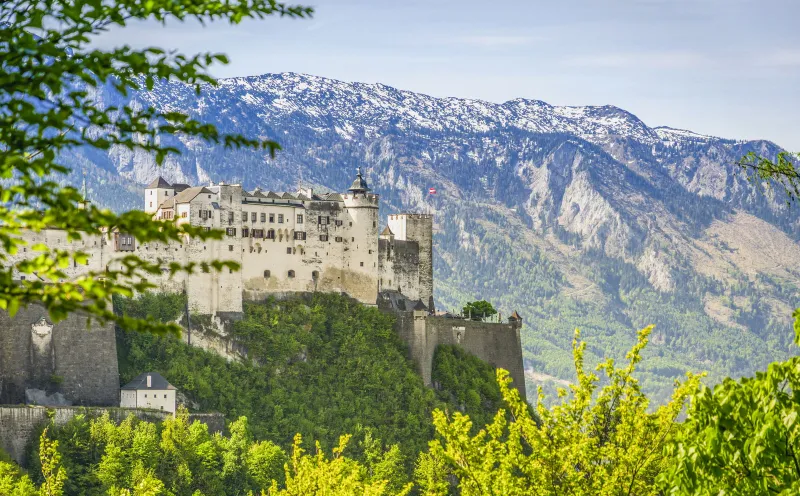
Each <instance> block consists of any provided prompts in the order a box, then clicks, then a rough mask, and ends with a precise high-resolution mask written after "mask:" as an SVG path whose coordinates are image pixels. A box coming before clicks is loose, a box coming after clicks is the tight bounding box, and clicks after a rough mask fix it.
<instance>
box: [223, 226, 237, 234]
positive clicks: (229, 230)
mask: <svg viewBox="0 0 800 496" xmlns="http://www.w3.org/2000/svg"><path fill="white" fill-rule="evenodd" d="M225 234H227V235H228V236H236V228H235V227H229V228H227V229H225Z"/></svg>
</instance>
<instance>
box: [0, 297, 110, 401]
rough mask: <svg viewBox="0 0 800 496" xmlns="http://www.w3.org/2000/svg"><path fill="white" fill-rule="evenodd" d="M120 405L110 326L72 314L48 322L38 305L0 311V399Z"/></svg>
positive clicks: (44, 311)
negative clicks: (11, 315)
mask: <svg viewBox="0 0 800 496" xmlns="http://www.w3.org/2000/svg"><path fill="white" fill-rule="evenodd" d="M22 403H39V404H49V405H53V404H61V405H91V406H112V405H116V404H119V370H118V368H117V341H116V339H115V335H114V325H113V324H112V323H108V324H105V325H100V324H98V323H97V322H92V323H91V325H87V318H86V316H83V315H78V314H71V315H70V316H69V317H67V318H66V319H65V320H63V321H61V322H57V323H52V322H51V321H50V320H49V316H48V313H47V310H45V309H44V308H43V307H42V306H40V305H29V306H28V307H27V308H21V309H20V310H19V311H18V312H17V314H16V315H15V316H14V317H13V318H11V317H10V316H9V314H8V313H6V312H0V404H22Z"/></svg>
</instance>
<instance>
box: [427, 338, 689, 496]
mask: <svg viewBox="0 0 800 496" xmlns="http://www.w3.org/2000/svg"><path fill="white" fill-rule="evenodd" d="M650 331H651V328H646V329H643V330H642V331H640V332H639V339H638V342H637V344H636V345H635V346H634V347H633V348H632V349H631V351H630V352H629V353H628V355H627V359H628V364H627V366H625V367H624V368H617V367H616V366H615V364H614V361H613V360H607V361H605V362H603V363H601V364H600V365H599V366H598V370H599V371H603V372H604V373H605V375H606V379H607V381H606V382H607V383H606V385H605V386H603V387H602V388H600V389H599V390H598V381H599V378H598V376H596V375H595V374H593V373H586V372H585V371H584V351H585V349H586V343H579V342H578V338H579V334H578V333H577V332H576V335H575V339H574V341H573V354H574V360H575V371H576V374H577V376H578V382H577V383H576V384H575V385H573V386H571V388H570V389H571V393H572V395H571V397H570V398H569V399H566V400H564V402H563V403H562V404H561V405H557V406H555V407H553V408H551V409H548V408H546V407H545V406H544V402H543V401H542V398H541V392H540V398H539V403H538V407H537V414H538V415H539V417H540V422H539V423H537V422H536V421H535V420H534V418H533V417H532V416H531V415H530V413H529V411H528V408H527V405H526V404H525V403H524V402H523V401H521V399H520V397H519V392H518V391H517V390H516V389H513V388H510V387H509V384H510V380H509V378H508V373H507V372H505V371H502V370H499V371H498V375H497V377H498V382H499V383H500V388H501V391H502V395H503V398H504V400H505V401H506V402H507V403H508V405H509V407H510V409H511V412H512V414H513V419H512V420H511V421H508V420H507V417H506V414H505V411H503V410H499V411H498V413H497V415H496V416H495V418H494V421H493V422H492V423H490V424H488V425H487V426H486V427H485V428H483V429H481V430H480V431H479V432H478V433H477V434H475V435H472V434H471V433H470V432H471V430H472V421H471V420H470V418H469V417H468V416H465V415H462V414H460V413H456V414H454V415H453V416H452V417H451V418H448V416H447V415H446V414H445V413H443V412H442V411H438V410H437V411H436V412H434V424H435V425H436V430H437V433H438V434H439V435H440V436H441V441H436V442H433V443H431V447H430V455H429V456H430V457H431V458H434V459H439V460H443V461H444V463H445V464H446V466H447V468H448V469H449V470H450V471H451V472H452V473H453V475H454V476H455V477H456V478H457V479H458V491H459V493H460V494H463V495H465V496H466V495H487V494H497V495H500V494H503V495H531V494H536V495H561V494H637V495H642V494H658V490H657V488H656V486H655V478H656V477H657V476H658V474H659V473H660V471H661V470H662V469H663V468H664V467H665V466H666V465H667V463H668V461H669V459H668V458H667V457H666V456H665V455H664V454H663V453H662V448H663V447H664V445H665V444H666V443H667V442H669V441H670V439H671V438H672V436H674V435H675V432H676V430H677V428H678V424H677V423H676V419H677V417H678V414H679V413H680V412H681V410H682V409H683V406H684V404H685V402H686V400H687V398H688V397H689V396H690V395H691V393H692V392H693V391H694V390H696V388H697V386H698V384H699V380H700V376H697V375H688V376H687V380H686V381H685V382H684V383H683V384H681V385H679V386H678V387H677V388H676V389H675V391H674V393H673V397H672V400H671V401H670V402H669V403H667V404H666V405H663V406H661V407H659V408H658V409H656V411H655V412H654V413H649V412H648V409H649V406H650V405H649V401H648V400H647V397H646V396H645V395H644V394H643V393H642V392H641V390H640V388H639V385H638V383H637V381H636V379H635V378H634V377H633V372H634V369H635V367H636V364H638V363H639V361H640V360H641V351H642V349H643V348H644V347H645V345H646V344H647V337H648V336H649V334H650ZM566 395H567V392H566V391H565V390H562V391H561V392H560V393H559V396H560V397H562V398H563V397H565V396H566ZM426 494H431V495H433V494H446V492H445V491H444V490H443V489H442V487H441V485H440V486H438V489H437V488H436V485H431V487H429V488H428V490H427V491H426Z"/></svg>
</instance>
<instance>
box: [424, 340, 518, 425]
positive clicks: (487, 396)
mask: <svg viewBox="0 0 800 496" xmlns="http://www.w3.org/2000/svg"><path fill="white" fill-rule="evenodd" d="M431 377H432V379H433V383H434V386H435V388H436V394H437V395H438V396H439V398H440V399H442V400H443V401H445V402H447V403H454V404H455V405H457V406H458V411H460V412H461V413H463V414H465V415H468V416H469V417H470V418H471V419H472V421H473V424H475V425H476V426H482V425H485V424H488V423H489V422H491V421H492V417H493V416H494V413H495V412H496V411H497V410H498V408H500V407H501V406H502V405H504V403H503V397H502V395H501V394H500V387H499V386H498V384H497V378H496V376H495V368H494V367H492V366H491V365H489V364H488V363H486V362H484V361H483V360H481V359H480V358H478V357H476V356H475V355H473V354H471V353H469V352H467V351H464V349H463V348H461V347H460V346H454V345H439V346H437V347H436V351H435V352H434V357H433V371H432V374H431Z"/></svg>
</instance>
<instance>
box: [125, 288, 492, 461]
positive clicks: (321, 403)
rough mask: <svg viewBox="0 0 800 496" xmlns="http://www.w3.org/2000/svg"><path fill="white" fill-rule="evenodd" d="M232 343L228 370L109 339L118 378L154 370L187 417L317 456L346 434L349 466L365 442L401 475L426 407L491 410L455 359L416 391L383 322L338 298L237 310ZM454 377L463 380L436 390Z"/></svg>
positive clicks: (161, 302)
mask: <svg viewBox="0 0 800 496" xmlns="http://www.w3.org/2000/svg"><path fill="white" fill-rule="evenodd" d="M115 307H116V310H117V311H120V312H124V313H126V314H127V315H130V316H137V317H142V318H145V317H146V318H154V319H159V320H162V321H172V320H174V319H177V318H178V317H179V316H180V315H181V312H182V309H183V308H184V307H183V299H182V297H181V296H180V295H172V294H150V295H145V296H144V297H141V298H140V299H138V300H125V299H119V300H117V301H116V303H115ZM232 336H233V339H234V340H235V341H236V342H237V343H239V344H241V345H242V346H244V347H245V348H246V349H247V350H248V358H249V360H247V361H245V362H242V363H237V362H227V361H226V360H224V359H223V358H221V357H219V356H217V355H215V354H213V353H209V352H205V351H203V350H200V349H198V348H195V347H192V346H188V345H186V344H184V343H182V342H181V341H179V340H178V339H176V338H175V337H171V336H164V337H157V336H153V335H148V334H141V333H131V332H125V331H122V330H118V353H119V366H120V376H121V377H120V380H121V382H122V383H123V384H124V383H126V382H127V381H129V380H130V379H132V378H133V377H135V376H137V375H139V374H141V373H142V372H147V371H156V372H159V373H161V374H162V375H163V376H164V377H165V378H166V379H167V380H168V381H170V383H172V384H173V385H174V386H175V387H177V388H178V390H179V391H180V393H181V394H183V395H185V396H186V398H187V400H188V401H187V403H188V405H187V406H189V407H190V409H192V410H197V411H217V412H221V413H223V414H225V416H226V418H227V419H228V420H229V421H233V420H236V419H237V418H238V417H240V416H245V417H247V418H248V421H249V429H250V431H251V432H252V434H253V435H254V436H255V438H257V439H268V440H270V441H273V442H275V443H277V444H278V445H279V446H281V447H283V448H284V449H288V448H290V447H291V445H292V439H293V438H294V436H295V434H297V433H300V434H302V435H303V437H304V438H306V439H309V440H312V439H313V440H318V441H320V442H321V443H322V446H323V447H325V448H326V449H330V448H332V447H334V446H335V445H336V443H337V442H338V439H339V436H341V435H344V434H352V435H353V436H354V438H353V442H352V443H351V446H350V449H349V450H348V453H349V455H350V456H353V457H355V458H357V459H363V457H364V456H365V455H364V449H365V444H364V440H365V436H366V437H369V438H371V439H373V440H378V441H379V442H382V443H384V445H385V446H386V447H389V446H391V445H398V446H399V451H400V454H401V455H402V461H403V466H404V468H405V470H406V471H410V470H411V468H412V467H413V463H414V460H415V457H416V454H417V453H419V452H420V451H423V450H424V449H425V447H426V446H427V443H428V441H429V440H430V439H432V438H433V424H432V423H431V412H432V411H433V409H434V408H443V409H445V410H448V411H451V412H455V411H462V412H467V413H469V414H470V415H474V416H475V418H476V419H479V420H480V421H484V422H485V421H488V420H490V419H491V417H492V416H493V415H494V412H496V410H497V408H498V407H499V406H500V405H501V404H502V400H501V399H500V393H499V388H498V386H497V383H496V381H495V377H494V369H493V368H492V367H490V366H488V365H486V364H483V362H481V361H480V360H478V359H477V358H475V357H474V356H471V355H468V354H465V353H463V352H460V353H457V354H453V353H452V352H449V353H446V355H447V356H446V358H439V355H437V362H436V363H437V366H436V370H437V371H438V372H437V374H438V375H437V377H442V379H439V382H440V385H441V386H440V388H439V389H438V390H437V391H434V390H431V389H429V388H426V387H424V385H423V383H422V379H421V378H420V376H419V375H418V374H417V373H416V372H415V370H414V367H413V364H412V363H411V362H410V361H409V360H408V359H407V358H406V350H405V347H404V345H403V344H402V342H401V341H400V339H399V338H398V336H397V334H396V333H395V332H394V330H393V329H392V317H391V316H389V315H386V314H384V313H382V312H379V311H378V310H376V309H374V308H367V307H364V306H363V305H361V304H359V303H356V302H353V301H351V300H349V299H348V298H345V297H342V296H338V295H322V294H316V295H314V296H313V297H312V298H308V299H306V298H297V299H292V300H287V301H280V302H278V301H268V302H266V303H251V304H248V305H247V306H246V307H245V318H244V319H243V320H242V321H240V322H237V323H236V325H235V327H234V330H233V334H232ZM450 371H454V372H450ZM453 373H456V374H458V375H459V376H460V377H463V376H464V374H468V375H469V378H468V379H469V380H468V381H454V380H447V379H448V378H450V377H452V375H451V374H453Z"/></svg>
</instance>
